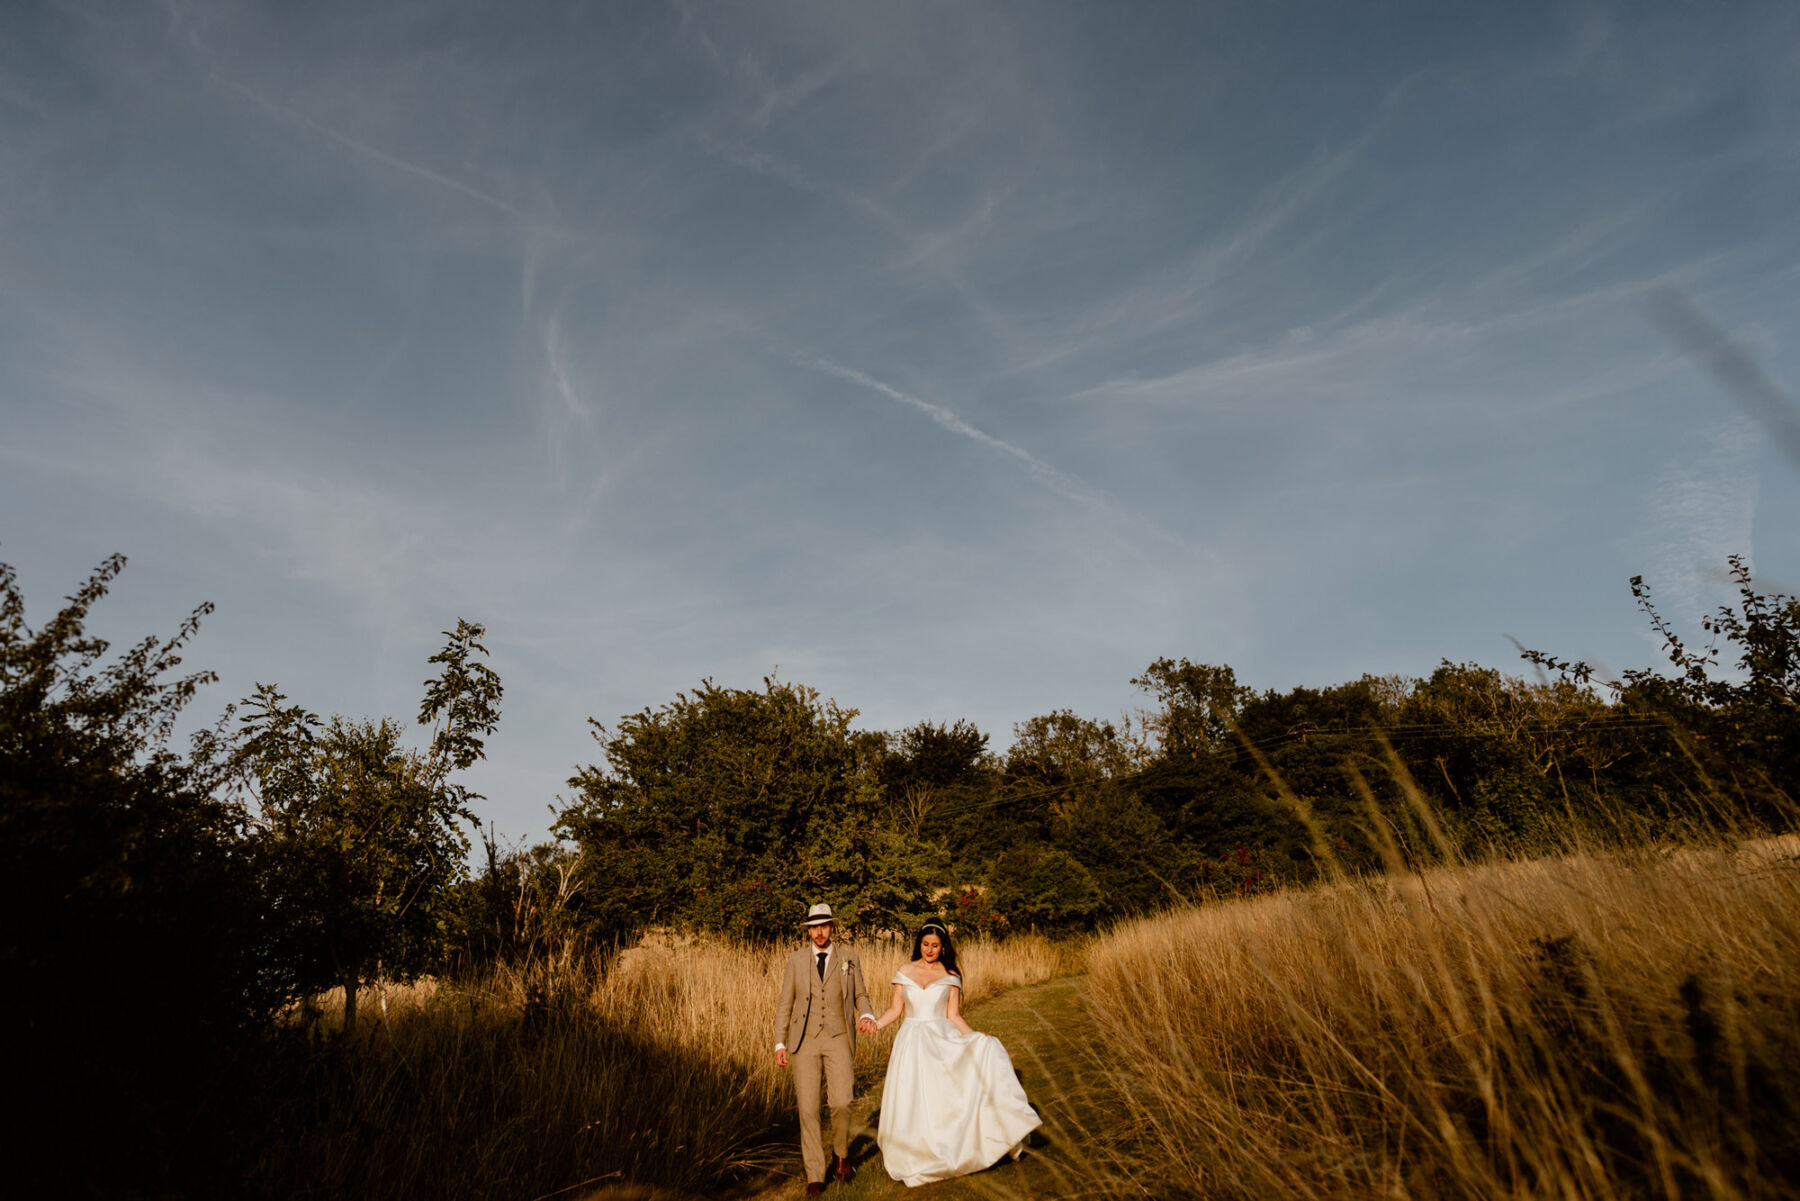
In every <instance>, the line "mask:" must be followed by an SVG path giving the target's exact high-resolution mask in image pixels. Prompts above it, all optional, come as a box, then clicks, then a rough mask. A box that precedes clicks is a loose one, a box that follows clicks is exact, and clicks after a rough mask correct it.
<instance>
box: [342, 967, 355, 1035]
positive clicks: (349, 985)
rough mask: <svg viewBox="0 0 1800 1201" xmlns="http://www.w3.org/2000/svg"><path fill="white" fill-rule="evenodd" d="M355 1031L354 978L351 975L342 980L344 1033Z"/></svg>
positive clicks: (350, 1033) (348, 1033)
mask: <svg viewBox="0 0 1800 1201" xmlns="http://www.w3.org/2000/svg"><path fill="white" fill-rule="evenodd" d="M355 1033H356V979H355V977H351V978H350V979H348V980H345V981H344V1034H345V1036H346V1037H348V1036H349V1035H352V1034H355Z"/></svg>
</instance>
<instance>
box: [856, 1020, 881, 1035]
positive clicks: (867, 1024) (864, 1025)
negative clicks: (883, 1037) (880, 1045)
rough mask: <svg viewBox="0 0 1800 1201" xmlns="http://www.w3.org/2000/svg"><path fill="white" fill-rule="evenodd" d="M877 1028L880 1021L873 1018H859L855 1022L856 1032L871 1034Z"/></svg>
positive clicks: (879, 1025) (879, 1027)
mask: <svg viewBox="0 0 1800 1201" xmlns="http://www.w3.org/2000/svg"><path fill="white" fill-rule="evenodd" d="M879 1029H881V1023H880V1022H878V1021H876V1020H875V1019H874V1018H860V1019H858V1021H857V1023H856V1032H857V1033H858V1034H873V1033H875V1032H876V1031H877V1030H879Z"/></svg>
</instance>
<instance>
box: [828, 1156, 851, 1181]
mask: <svg viewBox="0 0 1800 1201" xmlns="http://www.w3.org/2000/svg"><path fill="white" fill-rule="evenodd" d="M831 1174H832V1175H833V1176H836V1177H837V1182H838V1183H839V1184H849V1183H850V1178H851V1177H852V1176H854V1175H856V1169H855V1168H853V1167H851V1166H850V1161H849V1160H847V1159H839V1158H838V1157H837V1156H835V1155H833V1156H832V1157H831Z"/></svg>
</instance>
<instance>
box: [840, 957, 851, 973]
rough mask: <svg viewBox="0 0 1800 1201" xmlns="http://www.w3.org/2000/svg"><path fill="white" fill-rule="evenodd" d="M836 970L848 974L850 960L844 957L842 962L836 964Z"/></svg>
mask: <svg viewBox="0 0 1800 1201" xmlns="http://www.w3.org/2000/svg"><path fill="white" fill-rule="evenodd" d="M838 971H840V972H842V973H844V975H846V976H848V975H849V974H850V961H849V960H848V959H846V960H844V962H842V963H840V964H839V965H838Z"/></svg>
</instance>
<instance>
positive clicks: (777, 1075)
mask: <svg viewBox="0 0 1800 1201" xmlns="http://www.w3.org/2000/svg"><path fill="white" fill-rule="evenodd" d="M795 945H796V946H797V945H798V943H796V944H795ZM792 949H793V948H792V947H781V948H748V947H743V946H740V945H736V944H732V943H728V942H723V941H718V940H712V939H674V938H668V937H663V938H655V939H650V940H646V942H644V943H643V944H642V945H640V946H638V947H635V948H632V949H630V950H628V951H626V952H624V953H623V954H621V955H620V956H618V957H617V959H616V960H615V961H613V963H612V964H611V965H610V967H609V968H608V969H607V970H601V966H600V965H598V964H596V963H595V962H593V961H591V960H585V959H580V958H576V957H573V956H566V957H564V958H562V959H560V960H556V961H552V962H539V963H535V964H532V965H530V966H528V967H524V968H520V967H508V966H501V967H498V968H496V969H494V970H493V971H492V972H490V973H489V974H487V975H486V976H484V977H482V978H480V979H478V980H475V981H471V982H466V983H448V982H444V983H434V982H426V983H422V984H419V985H414V986H411V987H407V988H385V989H380V990H378V991H377V994H376V995H375V996H374V997H371V998H369V999H368V1001H367V1002H365V1007H364V1008H363V1015H362V1021H363V1022H365V1023H370V1025H371V1026H372V1027H373V1028H372V1029H368V1030H363V1031H359V1034H358V1036H357V1037H356V1039H355V1040H354V1041H353V1042H352V1043H351V1044H350V1045H336V1044H333V1043H331V1042H330V1041H329V1040H328V1041H327V1043H326V1045H325V1046H323V1047H320V1046H313V1047H306V1048H303V1047H300V1046H298V1045H296V1046H294V1047H292V1048H290V1060H291V1062H289V1063H288V1064H286V1065H285V1067H286V1069H287V1070H286V1071H285V1073H277V1075H285V1076H286V1077H287V1079H288V1080H289V1089H288V1092H287V1095H286V1097H285V1099H284V1100H283V1101H282V1102H281V1106H282V1110H281V1112H282V1118H281V1122H280V1128H279V1130H278V1132H277V1136H276V1137H275V1138H273V1139H271V1140H270V1141H269V1143H268V1145H267V1146H266V1147H265V1148H264V1149H263V1154H262V1157H261V1160H262V1162H261V1164H260V1169H259V1174H258V1175H259V1178H258V1182H257V1183H258V1187H259V1190H260V1191H262V1192H264V1193H266V1194H269V1195H274V1196H282V1197H343V1196H356V1197H364V1198H390V1197H391V1198H414V1197H459V1198H461V1197H470V1198H482V1197H493V1198H502V1197H504V1198H508V1199H514V1201H516V1199H519V1198H533V1197H541V1196H548V1195H551V1194H553V1193H556V1192H559V1191H561V1190H573V1191H571V1192H570V1193H569V1194H568V1195H580V1193H581V1191H582V1190H581V1189H580V1188H578V1187H577V1186H583V1185H585V1186H591V1187H595V1188H597V1187H600V1186H604V1185H607V1184H611V1183H626V1182H631V1183H641V1184H653V1185H657V1186H662V1187H668V1188H676V1189H681V1190H686V1191H707V1190H711V1189H714V1188H717V1187H719V1186H720V1185H722V1184H723V1183H725V1182H729V1181H732V1180H734V1179H743V1178H747V1177H751V1176H755V1175H757V1174H759V1173H762V1172H766V1171H769V1170H779V1169H785V1168H787V1167H789V1166H796V1167H797V1164H798V1160H797V1151H796V1149H795V1148H796V1146H797V1144H796V1143H795V1138H794V1134H793V1126H794V1107H793V1087H792V1084H791V1082H790V1077H789V1074H788V1073H787V1072H786V1071H784V1070H781V1069H778V1068H776V1066H775V1063H774V1051H773V1048H774V1038H773V1033H772V1031H773V1023H774V1009H775V988H776V982H777V980H778V979H779V975H778V973H779V969H780V966H781V962H782V960H783V959H784V958H785V957H786V955H787V954H788V953H789V952H790V951H791V950H792ZM857 949H858V951H859V952H860V954H861V957H862V960H863V964H864V970H865V973H866V975H867V977H868V980H869V984H870V992H871V1001H872V1003H873V1004H874V1005H875V1007H876V1011H877V1012H879V1011H880V1010H881V1009H883V1008H885V1007H886V1004H887V999H888V990H887V986H886V982H887V981H888V980H889V979H890V978H891V977H892V975H893V973H894V971H895V970H896V969H897V968H898V967H899V966H900V964H901V963H902V962H904V961H905V959H906V958H908V954H909V950H910V948H909V947H902V946H900V945H899V944H895V943H892V942H884V941H874V942H864V943H861V944H858V945H857ZM962 958H963V963H964V966H965V970H966V972H967V974H968V976H969V985H970V987H969V990H968V1000H969V1002H970V1004H971V1005H973V1006H976V1007H978V1006H979V1004H980V1002H981V1001H982V1000H983V999H984V998H986V997H989V996H993V995H995V994H996V993H999V992H1003V991H1005V990H1006V989H1008V988H1011V987H1015V986H1018V985H1022V984H1033V983H1038V982H1041V981H1044V980H1048V979H1050V978H1052V977H1054V976H1056V975H1058V974H1060V973H1062V972H1064V971H1066V970H1068V968H1069V966H1070V964H1069V958H1070V957H1069V954H1068V952H1067V951H1066V950H1063V949H1059V948H1058V947H1057V946H1056V945H1054V944H1052V943H1049V942H1047V941H1046V940H1043V939H1039V938H1033V937H1017V938H1012V939H1008V940H1006V941H1004V942H999V943H990V942H973V943H971V944H970V945H968V946H966V947H964V948H962ZM324 1002H325V1003H324V1006H323V1008H324V1010H325V1013H324V1017H323V1018H322V1020H321V1024H322V1025H323V1026H325V1027H327V1028H328V1027H330V1026H331V1025H332V1024H333V1023H334V1022H336V1021H337V1020H338V1015H339V1014H340V1013H341V1004H342V1002H341V994H340V995H339V996H338V997H336V998H331V997H327V998H325V999H324ZM371 1019H375V1021H374V1022H371ZM295 1038H296V1043H298V1040H299V1032H298V1031H297V1030H296V1031H295ZM887 1042H888V1036H886V1035H883V1036H878V1037H875V1038H863V1039H860V1040H859V1041H858V1047H857V1069H858V1076H859V1080H860V1083H859V1087H861V1088H866V1087H867V1086H868V1084H869V1082H870V1081H871V1080H872V1079H874V1078H875V1077H877V1076H878V1075H879V1073H880V1071H881V1066H882V1065H883V1064H884V1063H885V1062H886V1058H887ZM790 1161H791V1163H790Z"/></svg>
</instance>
